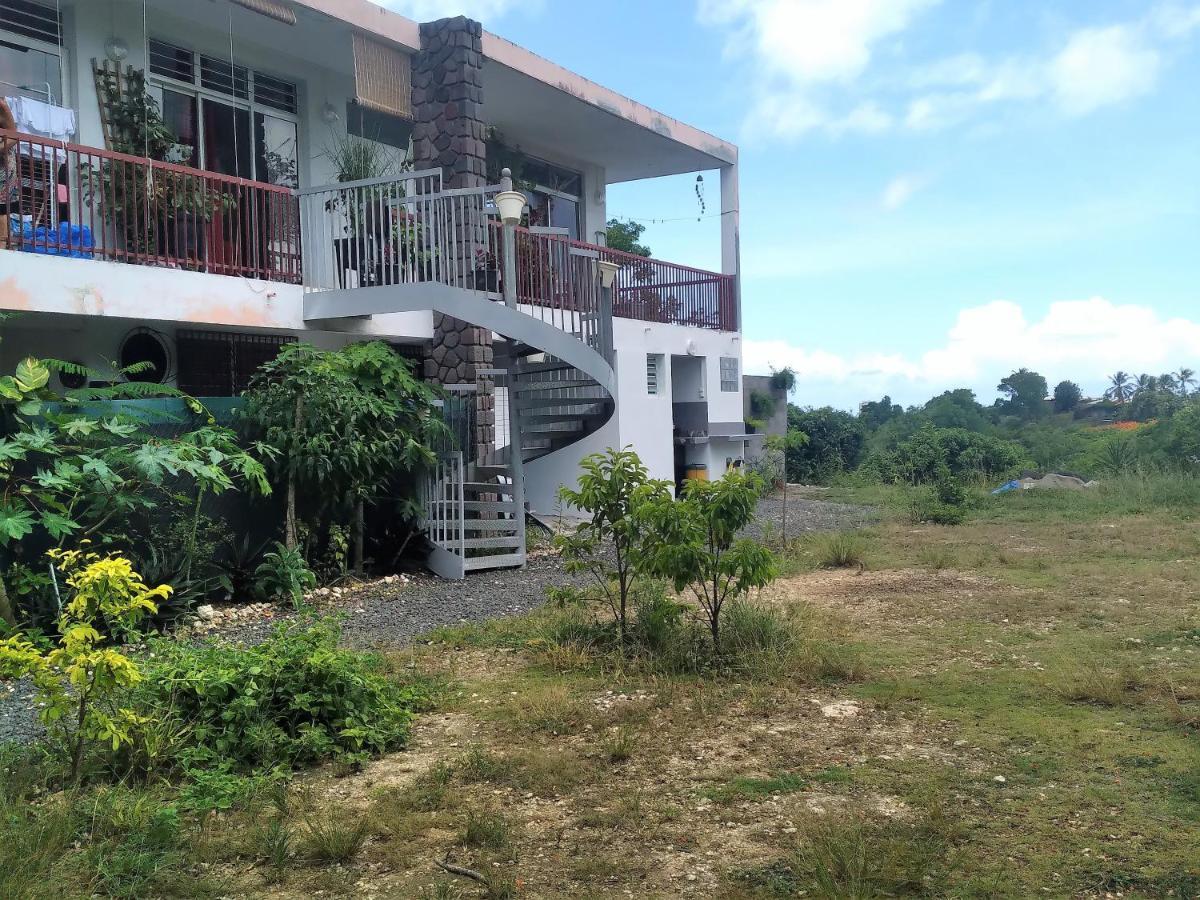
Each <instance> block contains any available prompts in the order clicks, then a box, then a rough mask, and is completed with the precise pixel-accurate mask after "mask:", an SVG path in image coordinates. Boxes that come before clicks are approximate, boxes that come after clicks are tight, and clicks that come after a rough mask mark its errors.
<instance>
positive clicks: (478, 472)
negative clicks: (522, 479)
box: [471, 463, 512, 478]
mask: <svg viewBox="0 0 1200 900" xmlns="http://www.w3.org/2000/svg"><path fill="white" fill-rule="evenodd" d="M471 475H472V477H474V478H512V467H511V466H509V465H507V464H505V465H490V464H487V463H483V464H480V465H476V466H472V467H471Z"/></svg>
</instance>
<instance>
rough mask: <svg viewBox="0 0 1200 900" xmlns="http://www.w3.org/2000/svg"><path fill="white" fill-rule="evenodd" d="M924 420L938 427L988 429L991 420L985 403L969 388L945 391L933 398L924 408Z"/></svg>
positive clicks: (970, 429) (973, 429) (972, 429)
mask: <svg viewBox="0 0 1200 900" xmlns="http://www.w3.org/2000/svg"><path fill="white" fill-rule="evenodd" d="M923 413H924V420H925V421H927V422H929V423H930V424H932V425H935V426H936V427H938V428H966V429H968V430H969V431H986V430H987V428H988V426H989V425H990V424H991V421H990V420H989V418H988V415H987V411H986V410H985V409H984V407H983V405H982V404H980V403H979V402H978V401H977V400H976V399H975V392H974V391H972V390H970V389H969V388H958V389H956V390H953V391H945V392H944V393H941V394H938V396H936V397H934V398H933V399H931V400H930V401H929V402H928V403H926V404H925V407H924V409H923Z"/></svg>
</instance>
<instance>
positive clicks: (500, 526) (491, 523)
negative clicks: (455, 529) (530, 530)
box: [462, 519, 517, 534]
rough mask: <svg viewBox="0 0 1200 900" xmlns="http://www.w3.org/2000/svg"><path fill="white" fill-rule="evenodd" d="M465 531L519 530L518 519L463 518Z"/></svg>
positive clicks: (513, 531)
mask: <svg viewBox="0 0 1200 900" xmlns="http://www.w3.org/2000/svg"><path fill="white" fill-rule="evenodd" d="M462 525H463V531H465V532H468V533H469V532H472V531H507V532H511V533H513V534H515V533H516V531H517V520H516V519H463V523H462Z"/></svg>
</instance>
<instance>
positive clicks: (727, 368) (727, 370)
mask: <svg viewBox="0 0 1200 900" xmlns="http://www.w3.org/2000/svg"><path fill="white" fill-rule="evenodd" d="M737 389H738V358H737V357H736V356H722V357H721V390H722V391H726V392H730V391H733V392H736V391H737Z"/></svg>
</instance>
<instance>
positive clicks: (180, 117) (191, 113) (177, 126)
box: [159, 89, 200, 168]
mask: <svg viewBox="0 0 1200 900" xmlns="http://www.w3.org/2000/svg"><path fill="white" fill-rule="evenodd" d="M159 105H160V108H161V109H162V117H163V121H164V122H165V123H166V125H167V127H168V128H170V129H171V132H172V133H173V134H174V135H175V142H176V143H177V144H178V145H180V146H179V147H178V153H177V154H176V155H174V156H173V157H172V158H171V159H170V160H169V161H170V162H173V163H178V164H179V165H182V166H192V167H193V168H194V167H195V166H196V165H197V163H198V160H199V150H200V148H199V146H198V143H199V142H198V141H197V135H196V98H195V97H192V96H190V95H188V94H181V93H179V92H178V91H169V90H166V89H162V91H161V97H160V98H159Z"/></svg>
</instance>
